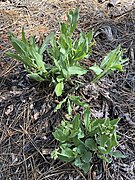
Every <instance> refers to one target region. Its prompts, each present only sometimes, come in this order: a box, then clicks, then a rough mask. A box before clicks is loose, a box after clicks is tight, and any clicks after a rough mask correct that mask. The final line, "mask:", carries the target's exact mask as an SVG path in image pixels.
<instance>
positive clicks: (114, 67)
mask: <svg viewBox="0 0 135 180" xmlns="http://www.w3.org/2000/svg"><path fill="white" fill-rule="evenodd" d="M111 70H112V71H116V70H119V71H123V67H122V65H121V64H116V65H114V66H112V67H111Z"/></svg>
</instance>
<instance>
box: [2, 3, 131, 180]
mask: <svg viewBox="0 0 135 180" xmlns="http://www.w3.org/2000/svg"><path fill="white" fill-rule="evenodd" d="M77 5H79V6H80V7H81V11H80V20H79V24H78V30H80V29H81V30H83V31H85V32H86V31H89V30H90V29H91V28H93V29H94V31H95V41H96V46H95V47H94V48H93V54H92V56H91V57H90V58H89V59H85V60H84V61H83V62H82V63H84V64H85V66H90V65H91V64H94V62H97V63H98V62H100V60H101V59H102V58H103V57H104V56H105V55H106V54H107V52H109V50H111V49H114V48H115V47H116V46H117V45H118V44H121V46H122V47H123V48H125V49H126V53H125V56H126V57H129V63H128V65H127V66H126V67H125V68H124V69H125V71H124V72H123V73H113V74H111V75H109V76H108V77H105V78H103V79H102V80H101V82H100V83H99V85H97V86H93V85H92V84H91V83H89V82H90V78H91V77H92V74H91V73H89V74H88V75H87V76H84V81H85V82H86V84H87V86H85V87H84V88H82V89H79V91H77V92H75V94H80V95H81V96H82V97H83V100H84V101H86V102H88V103H89V104H90V105H91V107H92V115H93V116H95V117H106V116H109V117H110V118H117V117H120V118H121V120H120V122H119V124H118V129H117V131H118V134H119V135H120V136H121V139H120V141H119V143H120V145H119V147H118V149H119V150H120V151H121V152H122V153H123V154H125V155H127V157H126V158H125V159H113V162H112V163H111V164H110V165H107V164H105V163H103V162H102V161H100V160H99V159H94V160H93V166H92V169H91V170H90V171H89V173H88V174H84V173H83V172H82V171H81V170H79V169H77V168H76V167H74V166H72V165H71V164H68V163H63V162H61V161H59V160H57V161H54V160H52V159H51V157H50V152H51V150H52V149H54V147H56V145H57V144H56V142H55V141H54V138H53V136H52V131H53V130H54V127H55V126H56V125H58V124H59V123H60V122H61V117H62V116H63V114H64V110H63V111H62V110H60V111H59V112H57V113H54V112H53V109H54V107H55V106H56V103H55V102H56V101H55V100H56V97H55V96H54V92H53V89H52V88H51V87H48V85H46V84H44V83H40V84H39V83H37V82H34V81H31V80H30V79H29V78H28V77H27V73H26V71H25V70H24V68H23V66H22V64H21V63H19V62H17V61H16V60H14V59H10V58H8V57H6V56H5V52H6V51H9V50H11V49H12V48H11V44H10V43H9V42H8V39H7V32H8V31H9V30H10V31H13V32H14V33H15V34H16V35H17V36H18V37H20V32H21V28H22V26H24V27H25V32H26V34H27V37H29V36H31V35H34V36H35V37H36V40H37V42H38V43H39V44H41V42H42V41H43V39H44V37H45V36H46V35H47V34H49V33H50V32H52V31H56V33H57V34H58V35H59V31H58V20H59V19H60V20H63V19H64V15H65V14H66V12H67V11H68V10H69V9H73V8H75V7H76V6H77ZM108 28H109V29H111V32H112V35H111V37H110V35H109V34H108V33H106V31H103V30H105V29H108ZM0 59H1V60H0V179H1V180H6V179H7V180H8V179H9V180H51V179H52V180H54V179H57V180H64V179H65V180H68V179H71V180H73V179H74V180H81V179H82V180H91V179H92V180H133V179H135V2H134V1H133V0H132V1H117V0H116V1H115V0H114V1H102V0H101V1H96V0H95V1H92V0H91V1H90V0H89V1H88V0H83V1H82V0H65V1H63V0H61V1H60V0H48V1H47V0H41V1H38V0H33V1H32V0H23V1H22V0H11V1H8V0H1V1H0ZM59 100H60V99H59ZM63 108H64V107H63Z"/></svg>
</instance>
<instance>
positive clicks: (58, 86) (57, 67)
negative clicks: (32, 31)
mask: <svg viewBox="0 0 135 180" xmlns="http://www.w3.org/2000/svg"><path fill="white" fill-rule="evenodd" d="M78 19H79V8H77V9H76V10H74V11H69V12H68V13H67V21H66V22H63V23H60V25H59V26H60V36H59V38H58V39H56V35H55V33H51V34H50V35H48V36H47V37H46V39H45V41H44V43H43V45H42V46H41V47H38V45H37V44H36V43H35V39H34V37H31V38H30V40H29V41H28V40H27V39H26V37H25V33H24V28H23V29H22V39H21V40H19V39H18V38H16V37H15V35H14V34H12V33H10V34H9V40H10V41H11V43H12V45H13V47H14V49H15V50H16V53H10V52H8V53H6V54H7V55H8V56H10V57H12V58H15V59H17V60H19V61H21V62H22V63H23V64H24V67H25V68H26V70H27V71H28V73H29V74H28V76H29V77H30V78H32V79H34V80H36V81H40V82H41V81H49V83H50V82H52V83H54V84H55V93H56V95H57V96H60V95H61V94H62V92H63V89H64V83H65V82H66V81H67V80H69V79H70V77H72V76H74V75H84V74H86V73H87V71H88V69H86V68H84V67H82V66H81V65H80V63H79V61H80V60H82V59H84V58H87V57H88V56H89V55H90V54H91V53H92V46H93V44H94V43H93V41H92V39H93V32H92V31H90V32H88V33H87V34H85V33H84V32H81V33H80V36H79V38H76V39H75V38H73V33H74V31H75V29H76V27H77V23H78ZM44 52H46V53H47V54H48V55H49V57H50V59H51V62H50V64H48V63H45V61H44V59H43V53H44ZM122 53H123V52H122V50H121V48H120V46H118V47H117V48H116V49H115V50H113V51H111V52H110V53H109V54H108V55H107V56H106V57H105V58H104V60H103V61H102V62H101V64H100V66H98V65H94V66H91V67H88V68H89V69H90V70H93V71H94V73H95V77H94V79H93V82H97V81H98V80H99V79H100V78H102V77H103V76H105V75H107V74H109V73H111V72H112V71H115V70H120V71H122V70H123V69H122V65H123V63H124V62H125V61H126V60H123V59H122Z"/></svg>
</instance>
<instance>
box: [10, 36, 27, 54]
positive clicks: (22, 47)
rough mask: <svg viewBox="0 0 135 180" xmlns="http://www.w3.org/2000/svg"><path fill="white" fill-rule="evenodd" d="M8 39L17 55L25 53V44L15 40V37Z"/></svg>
mask: <svg viewBox="0 0 135 180" xmlns="http://www.w3.org/2000/svg"><path fill="white" fill-rule="evenodd" d="M9 39H10V41H11V43H12V46H13V47H14V49H15V50H16V52H17V53H18V54H25V53H26V48H25V44H24V43H23V42H22V41H21V40H19V39H17V38H16V37H11V38H10V37H9Z"/></svg>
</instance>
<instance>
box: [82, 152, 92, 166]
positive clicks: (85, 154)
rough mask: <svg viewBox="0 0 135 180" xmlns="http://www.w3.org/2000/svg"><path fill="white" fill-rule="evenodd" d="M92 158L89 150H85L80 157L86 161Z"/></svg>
mask: <svg viewBox="0 0 135 180" xmlns="http://www.w3.org/2000/svg"><path fill="white" fill-rule="evenodd" d="M91 158H92V153H91V152H90V151H86V152H85V153H84V154H83V155H81V159H82V161H83V162H85V163H88V162H90V160H91Z"/></svg>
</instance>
